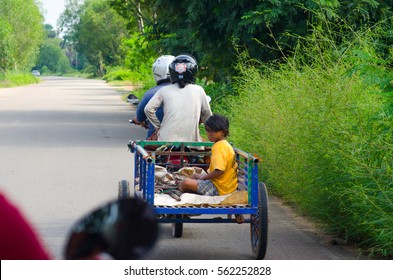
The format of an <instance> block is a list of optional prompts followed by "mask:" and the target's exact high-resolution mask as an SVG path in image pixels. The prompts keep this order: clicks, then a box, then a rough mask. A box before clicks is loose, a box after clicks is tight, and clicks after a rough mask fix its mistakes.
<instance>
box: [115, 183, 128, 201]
mask: <svg viewBox="0 0 393 280" xmlns="http://www.w3.org/2000/svg"><path fill="white" fill-rule="evenodd" d="M129 197H131V195H130V183H129V182H128V181H127V180H121V181H120V182H119V191H118V199H119V200H121V199H126V198H129Z"/></svg>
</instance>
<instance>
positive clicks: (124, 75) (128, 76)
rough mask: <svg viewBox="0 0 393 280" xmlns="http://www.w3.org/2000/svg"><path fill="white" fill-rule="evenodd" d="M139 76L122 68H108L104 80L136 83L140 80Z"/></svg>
mask: <svg viewBox="0 0 393 280" xmlns="http://www.w3.org/2000/svg"><path fill="white" fill-rule="evenodd" d="M141 78H142V77H141V76H140V75H138V73H136V72H133V71H131V70H130V69H125V68H122V67H109V68H107V73H106V75H105V76H104V79H105V80H106V81H108V82H111V81H131V82H134V83H138V82H139V81H140V80H141Z"/></svg>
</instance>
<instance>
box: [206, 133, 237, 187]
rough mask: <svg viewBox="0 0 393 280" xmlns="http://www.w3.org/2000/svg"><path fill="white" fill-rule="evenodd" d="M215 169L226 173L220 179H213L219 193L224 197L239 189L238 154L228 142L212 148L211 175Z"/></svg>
mask: <svg viewBox="0 0 393 280" xmlns="http://www.w3.org/2000/svg"><path fill="white" fill-rule="evenodd" d="M215 169H218V170H221V171H224V173H223V174H222V175H221V176H220V177H218V178H215V179H212V182H213V184H214V186H215V187H216V188H217V190H218V193H219V194H220V195H224V194H229V193H232V192H234V191H235V190H236V188H237V162H236V154H235V151H234V150H233V148H232V146H231V145H230V144H229V143H228V141H226V140H221V141H218V142H216V143H214V145H213V146H212V155H211V159H210V166H209V173H211V172H213V171H214V170H215Z"/></svg>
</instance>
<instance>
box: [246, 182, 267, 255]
mask: <svg viewBox="0 0 393 280" xmlns="http://www.w3.org/2000/svg"><path fill="white" fill-rule="evenodd" d="M267 227H268V209H267V190H266V186H265V184H264V183H260V184H259V188H258V213H257V214H256V215H254V214H253V215H251V223H250V233H251V249H252V253H253V255H254V257H255V259H257V260H263V259H264V258H265V255H266V249H267V232H268V230H267Z"/></svg>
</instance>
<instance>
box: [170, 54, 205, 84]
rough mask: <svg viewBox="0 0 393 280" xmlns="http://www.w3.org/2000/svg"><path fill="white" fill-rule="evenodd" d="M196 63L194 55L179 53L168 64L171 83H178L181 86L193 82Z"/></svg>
mask: <svg viewBox="0 0 393 280" xmlns="http://www.w3.org/2000/svg"><path fill="white" fill-rule="evenodd" d="M197 71H198V64H197V61H196V59H195V58H194V57H192V56H190V55H188V54H181V55H178V56H176V57H175V59H174V60H173V61H172V63H171V64H169V75H170V79H171V82H172V84H174V83H178V84H179V86H180V87H181V88H183V87H185V86H186V85H187V84H195V80H196V73H197Z"/></svg>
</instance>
